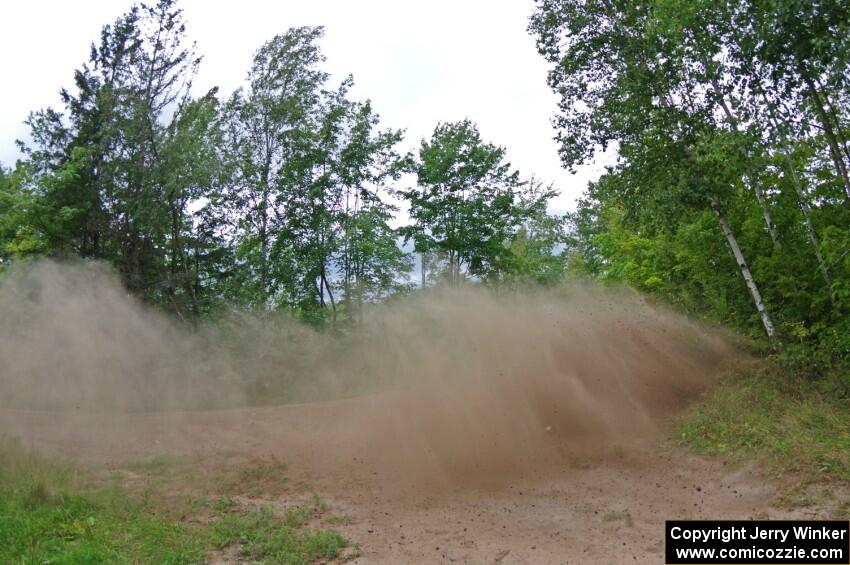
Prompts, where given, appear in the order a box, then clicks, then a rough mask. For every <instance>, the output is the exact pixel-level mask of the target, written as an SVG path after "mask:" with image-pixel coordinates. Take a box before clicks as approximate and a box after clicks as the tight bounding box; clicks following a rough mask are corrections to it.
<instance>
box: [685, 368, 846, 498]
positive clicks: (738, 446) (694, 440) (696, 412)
mask: <svg viewBox="0 0 850 565" xmlns="http://www.w3.org/2000/svg"><path fill="white" fill-rule="evenodd" d="M679 425H680V432H681V436H680V438H681V441H682V442H683V443H684V444H685V445H687V446H689V447H690V448H692V449H694V450H696V451H697V452H700V453H705V454H712V455H724V456H729V457H732V458H752V457H756V458H759V459H762V460H764V461H766V462H768V464H769V465H770V466H771V468H773V469H774V470H775V471H777V472H779V473H786V472H787V473H790V474H796V475H799V476H802V477H803V480H804V481H817V480H820V479H830V480H839V481H842V482H850V373H848V372H847V371H844V372H833V373H830V374H827V375H823V376H820V377H817V378H811V377H806V376H803V375H799V374H797V373H795V372H793V371H789V370H787V369H785V368H784V367H783V366H782V365H780V364H779V363H777V362H764V363H760V364H754V365H751V366H747V367H744V368H741V369H739V370H737V371H735V372H734V373H730V374H728V375H727V376H725V377H724V378H723V379H722V381H721V383H720V384H719V386H717V387H716V388H714V389H713V390H711V391H710V392H709V393H707V394H706V395H705V396H704V397H703V398H701V399H700V400H699V401H698V402H697V403H696V404H695V405H694V406H692V408H691V409H690V410H689V411H688V412H687V413H686V414H685V415H684V416H683V417H682V419H681V420H680V422H679Z"/></svg>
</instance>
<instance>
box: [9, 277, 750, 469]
mask: <svg viewBox="0 0 850 565" xmlns="http://www.w3.org/2000/svg"><path fill="white" fill-rule="evenodd" d="M735 356H736V353H735V348H734V347H733V346H732V345H730V343H729V342H728V341H727V340H726V339H725V338H724V337H722V336H721V335H720V334H719V333H718V332H716V331H714V330H711V329H708V328H705V327H703V326H701V325H698V324H695V323H693V322H691V321H689V320H687V319H686V318H684V317H682V316H680V315H677V314H674V313H672V312H669V311H666V310H664V309H662V308H658V307H654V306H651V305H649V304H647V303H646V302H645V301H644V300H642V299H641V298H640V297H639V296H637V295H635V294H633V293H629V292H626V291H620V292H618V291H611V290H602V289H598V288H592V287H585V286H581V285H576V286H574V287H572V288H569V289H567V290H562V291H560V292H557V293H556V292H548V291H547V292H544V291H539V292H534V291H528V292H521V293H516V292H513V293H507V294H503V295H497V294H494V293H493V292H490V291H487V290H483V289H481V288H466V289H460V290H453V291H449V290H446V291H433V292H428V293H421V294H416V295H412V296H410V297H405V298H400V299H394V300H391V301H389V302H388V303H386V304H383V305H375V306H373V307H372V308H371V309H370V311H369V313H368V315H367V317H366V319H365V320H364V322H363V324H362V326H361V327H360V328H357V329H356V330H355V329H354V328H351V329H349V330H345V331H342V332H318V331H314V330H312V329H310V328H308V327H305V326H303V325H301V324H299V323H297V322H295V321H292V320H290V319H288V318H286V317H285V316H278V315H266V316H253V315H247V314H244V313H241V314H240V313H232V314H229V315H226V316H224V317H223V318H222V319H221V320H219V321H217V322H214V323H213V322H210V323H208V324H207V325H202V326H201V327H200V328H198V329H196V330H188V329H186V328H184V327H181V326H179V325H178V324H176V323H174V322H173V321H171V320H170V319H168V318H167V317H166V316H164V315H162V314H161V313H158V312H156V311H154V310H153V309H151V308H149V307H145V306H143V305H141V304H140V303H139V302H138V301H136V300H135V299H133V298H132V297H130V296H129V295H128V294H127V292H126V291H125V290H123V289H122V287H121V285H120V284H119V282H118V280H117V278H116V277H115V276H114V275H113V274H112V273H111V272H110V271H109V270H108V269H107V268H105V267H103V266H101V265H96V264H90V263H78V264H70V265H69V264H58V263H53V262H39V263H35V264H32V265H30V266H29V267H27V268H21V269H16V270H14V271H12V272H10V273H7V274H5V275H4V276H3V277H2V281H0V360H2V369H0V371H2V372H0V407H2V410H0V426H2V427H4V428H6V429H5V430H0V434H15V433H19V434H22V435H27V434H29V435H30V436H31V438H30V439H32V440H33V441H34V442H36V443H38V444H40V445H43V446H47V447H48V448H49V449H48V450H50V449H51V448H52V450H53V451H56V452H59V453H62V454H64V455H69V456H72V457H80V458H95V459H97V458H98V457H99V458H106V459H109V458H122V457H123V458H143V457H148V456H153V455H158V454H161V453H163V452H169V453H207V452H211V451H223V450H243V451H252V452H264V453H266V452H270V453H275V454H278V455H280V456H281V457H284V458H285V459H286V460H292V459H297V460H299V461H301V462H302V463H303V464H305V465H306V466H308V467H309V466H312V467H315V468H316V469H327V468H330V467H333V468H337V469H345V468H347V467H350V466H356V465H358V462H363V461H368V462H369V466H370V469H378V470H380V471H381V472H382V473H384V474H385V475H387V476H389V475H394V476H404V477H408V478H411V479H428V478H433V477H436V476H439V477H448V478H450V479H452V480H455V482H457V481H460V482H463V481H465V480H466V479H467V478H469V477H472V476H479V475H480V473H481V471H482V469H486V470H487V473H488V474H491V475H493V476H498V475H499V474H500V473H504V474H508V475H510V474H512V473H515V472H522V471H523V470H527V468H528V467H529V465H531V464H535V462H541V461H555V462H557V461H561V460H563V459H564V458H566V457H569V456H570V454H572V453H575V451H576V450H578V449H582V448H587V447H595V446H599V445H612V444H616V443H620V442H628V441H631V440H632V439H639V438H641V437H646V436H648V435H652V434H653V433H654V432H655V431H656V430H657V429H658V428H659V426H660V425H662V423H663V421H664V419H665V418H667V417H669V416H670V415H671V414H673V413H674V412H675V411H676V410H677V409H679V408H680V407H682V406H684V405H685V404H686V402H687V401H688V399H689V398H691V397H693V395H694V394H696V393H697V392H699V391H701V390H703V389H704V388H705V387H706V386H707V385H709V384H710V382H711V380H712V377H713V376H715V375H716V374H717V373H718V371H719V370H720V368H721V367H722V366H723V365H724V364H725V363H727V362H728V361H729V360H731V359H732V358H734V357H735ZM283 404H286V406H283ZM44 411H49V413H50V414H51V416H50V417H49V418H48V419H45V418H44V417H43V415H44V413H45V412H44ZM63 422H64V423H63Z"/></svg>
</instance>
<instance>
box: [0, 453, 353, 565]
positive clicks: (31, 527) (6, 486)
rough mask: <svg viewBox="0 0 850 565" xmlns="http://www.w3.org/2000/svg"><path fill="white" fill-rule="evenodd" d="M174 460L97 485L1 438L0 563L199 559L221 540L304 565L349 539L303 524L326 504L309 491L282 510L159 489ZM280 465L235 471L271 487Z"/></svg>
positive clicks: (94, 476)
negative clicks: (132, 481)
mask: <svg viewBox="0 0 850 565" xmlns="http://www.w3.org/2000/svg"><path fill="white" fill-rule="evenodd" d="M183 465H184V462H181V461H166V460H157V461H153V462H151V463H149V464H148V466H147V468H145V466H140V467H139V468H137V469H135V470H134V472H142V471H143V472H145V473H147V474H145V475H143V476H144V477H145V485H144V486H143V487H142V488H137V487H134V486H133V485H127V484H125V483H124V482H122V480H121V479H120V475H119V474H113V478H112V479H111V480H110V481H108V482H106V483H105V482H104V481H103V480H102V478H99V477H98V473H97V472H95V471H94V470H90V469H88V470H87V469H82V468H77V467H73V466H70V465H62V464H58V463H56V462H52V461H48V460H45V459H44V458H41V457H39V456H37V455H35V454H34V453H32V452H31V451H29V450H28V449H26V448H24V447H23V446H21V445H20V444H19V443H17V442H15V441H12V440H8V439H0V539H2V540H3V543H2V544H0V563H39V564H41V563H53V564H62V563H68V564H70V563H73V564H87V563H92V564H94V563H157V564H160V563H161V564H182V563H203V562H204V561H205V559H206V557H207V556H208V555H210V553H211V552H213V551H216V550H222V549H225V548H230V549H233V550H234V552H235V553H237V554H239V555H241V556H242V557H244V558H245V559H247V560H249V561H250V562H252V563H289V564H307V563H317V562H322V561H327V560H330V559H334V558H337V557H339V556H340V555H341V552H342V551H343V549H344V548H346V547H347V546H348V542H347V540H346V539H345V538H343V537H342V536H341V535H340V534H339V533H337V532H335V531H332V530H326V529H322V528H314V527H312V524H314V523H316V522H317V521H320V519H321V518H322V516H323V514H324V513H325V512H326V511H327V508H326V506H325V505H324V503H322V501H321V500H320V499H319V498H318V496H315V495H313V497H312V499H311V500H309V501H307V502H305V503H303V504H298V505H293V506H290V507H288V508H286V509H285V510H284V511H282V512H276V511H274V510H273V509H272V508H271V507H269V506H262V505H253V504H252V503H245V502H244V501H239V502H236V501H234V500H233V499H231V498H229V497H227V496H223V497H218V498H210V495H211V493H210V492H199V491H192V492H190V491H187V492H183V493H181V494H179V495H176V496H175V495H166V494H165V492H164V490H166V489H172V488H174V486H175V481H177V480H178V479H177V478H175V477H180V476H182V475H183V473H185V472H186V471H185V469H184V468H183ZM258 469H259V471H258ZM281 469H282V466H280V465H279V464H278V463H277V462H275V461H271V462H264V463H261V464H256V465H248V466H247V467H244V468H243V469H242V470H241V471H239V473H244V474H240V475H239V476H240V478H243V479H244V478H246V477H253V478H254V479H255V480H256V481H257V482H259V483H260V484H261V487H260V490H266V489H267V488H268V487H269V486H270V485H271V486H273V487H277V486H279V484H278V482H276V481H278V478H277V475H278V473H279V471H281ZM148 477H150V478H151V482H150V483H149V482H148V481H147V478H148ZM163 477H166V478H167V480H165V479H163ZM187 478H190V477H187ZM207 480H209V481H210V482H209V483H201V484H202V485H205V486H209V485H216V486H217V485H219V484H225V485H226V484H228V483H229V482H230V481H231V480H232V477H231V476H230V475H226V476H225V477H224V478H223V479H222V480H220V481H211V480H210V479H209V478H207ZM241 486H242V487H243V488H245V489H248V490H252V489H253V487H251V486H250V485H246V484H245V483H243V484H242V485H241Z"/></svg>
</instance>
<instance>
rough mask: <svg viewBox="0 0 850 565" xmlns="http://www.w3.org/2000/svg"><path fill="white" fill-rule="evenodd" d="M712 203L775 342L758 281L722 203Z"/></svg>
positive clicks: (755, 302)
mask: <svg viewBox="0 0 850 565" xmlns="http://www.w3.org/2000/svg"><path fill="white" fill-rule="evenodd" d="M710 203H711V209H712V210H713V211H714V215H715V216H717V221H718V223H719V224H720V229H721V230H722V231H723V235H724V236H725V237H726V243H728V244H729V249H730V250H731V251H732V255H733V256H734V257H735V262H736V263H738V269H740V271H741V276H742V277H744V282H745V283H746V285H747V290H748V291H749V292H750V297H751V298H752V299H753V303H754V304H755V307H756V310H757V311H758V313H759V317H760V318H761V323H762V325H763V326H764V331H765V333H766V334H767V337H768V339H770V341H771V342H773V341H774V340H775V339H776V330H775V329H774V327H773V321H772V320H771V319H770V314H769V313H768V311H767V308H766V307H765V305H764V300H762V297H761V293H760V292H759V289H758V285H756V281H755V280H754V279H753V275H752V273H750V268H749V266H747V262H746V260H745V259H744V254H743V253H741V248H740V247H738V241H737V239H735V234H734V232H732V228H731V227H729V223H728V222H727V221H726V217H725V216H724V215H723V211H722V210H721V208H720V202H718V201H717V199H716V198H714V197H711V199H710Z"/></svg>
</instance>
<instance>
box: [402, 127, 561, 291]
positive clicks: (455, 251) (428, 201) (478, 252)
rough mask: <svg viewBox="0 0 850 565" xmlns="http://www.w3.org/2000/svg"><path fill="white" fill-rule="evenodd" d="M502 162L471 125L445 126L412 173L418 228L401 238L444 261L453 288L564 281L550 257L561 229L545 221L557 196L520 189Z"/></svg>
mask: <svg viewBox="0 0 850 565" xmlns="http://www.w3.org/2000/svg"><path fill="white" fill-rule="evenodd" d="M504 158H505V150H504V149H503V148H501V147H496V146H494V145H492V144H489V143H486V142H485V141H483V140H482V139H481V135H480V133H479V132H478V128H477V126H476V125H475V124H473V123H472V122H470V121H469V120H464V121H461V122H457V123H445V124H440V125H438V126H437V128H436V129H435V130H434V133H433V135H432V137H431V139H430V140H423V141H422V145H421V147H420V149H419V155H418V159H417V160H416V161H415V163H414V166H413V170H414V172H415V173H416V176H417V180H418V186H417V187H415V188H411V189H409V190H406V191H402V193H401V194H402V196H403V197H404V198H405V199H406V200H407V201H408V203H409V204H410V217H411V220H412V221H413V224H412V225H410V226H407V227H405V228H404V229H403V230H402V233H403V234H404V236H405V238H406V240H408V241H409V240H412V241H413V242H414V249H415V250H416V251H417V252H420V253H423V254H433V255H436V256H437V257H443V258H445V262H446V265H445V272H446V279H447V280H448V282H449V283H450V284H458V283H459V282H460V281H461V280H462V279H463V278H465V277H467V276H472V277H478V278H480V279H484V280H493V281H498V280H499V279H500V278H503V277H505V276H508V277H511V276H513V277H514V278H516V277H523V278H525V277H531V278H535V277H537V278H540V279H543V280H546V279H549V280H551V279H553V278H556V277H558V275H559V274H560V269H559V268H558V260H557V259H555V258H552V257H551V256H552V254H553V248H554V247H555V246H556V245H557V244H558V243H560V241H561V232H560V224H559V222H558V221H557V220H556V219H553V218H552V219H550V218H548V217H547V215H546V205H547V204H548V202H549V201H550V200H551V198H552V197H553V196H554V194H555V192H554V191H553V190H552V189H551V188H548V189H545V188H543V187H541V186H540V185H539V183H536V182H535V181H533V180H532V181H521V180H520V177H519V173H518V172H517V171H511V166H510V163H507V162H506V161H505V159H504ZM544 255H549V256H550V257H549V258H544Z"/></svg>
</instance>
